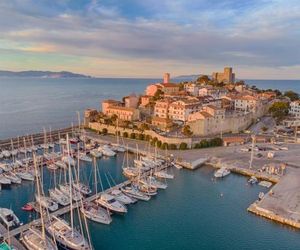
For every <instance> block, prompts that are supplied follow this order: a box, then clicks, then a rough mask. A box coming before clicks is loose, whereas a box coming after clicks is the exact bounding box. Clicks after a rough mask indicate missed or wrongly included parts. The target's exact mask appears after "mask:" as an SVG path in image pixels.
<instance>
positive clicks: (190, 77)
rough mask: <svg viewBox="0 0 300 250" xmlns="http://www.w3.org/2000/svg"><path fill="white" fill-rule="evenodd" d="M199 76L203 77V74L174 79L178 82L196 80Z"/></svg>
mask: <svg viewBox="0 0 300 250" xmlns="http://www.w3.org/2000/svg"><path fill="white" fill-rule="evenodd" d="M199 76H201V74H195V75H181V76H176V77H174V79H177V80H190V81H192V80H196V79H197V78H198V77H199Z"/></svg>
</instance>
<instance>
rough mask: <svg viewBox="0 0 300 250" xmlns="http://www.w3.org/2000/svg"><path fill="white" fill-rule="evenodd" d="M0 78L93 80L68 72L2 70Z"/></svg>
mask: <svg viewBox="0 0 300 250" xmlns="http://www.w3.org/2000/svg"><path fill="white" fill-rule="evenodd" d="M0 77H31V78H32V77H35V78H92V77H91V76H87V75H82V74H76V73H72V72H68V71H60V72H53V71H38V70H29V71H18V72H15V71H7V70H0Z"/></svg>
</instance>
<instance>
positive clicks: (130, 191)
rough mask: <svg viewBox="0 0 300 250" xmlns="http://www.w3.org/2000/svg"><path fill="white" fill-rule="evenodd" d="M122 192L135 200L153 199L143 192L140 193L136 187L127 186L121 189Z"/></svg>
mask: <svg viewBox="0 0 300 250" xmlns="http://www.w3.org/2000/svg"><path fill="white" fill-rule="evenodd" d="M121 191H122V192H123V193H124V194H126V195H128V196H130V197H132V198H135V199H138V200H142V201H149V200H150V199H151V197H150V196H149V195H147V194H145V193H143V192H141V191H139V190H138V189H137V188H136V187H134V186H125V187H122V188H121Z"/></svg>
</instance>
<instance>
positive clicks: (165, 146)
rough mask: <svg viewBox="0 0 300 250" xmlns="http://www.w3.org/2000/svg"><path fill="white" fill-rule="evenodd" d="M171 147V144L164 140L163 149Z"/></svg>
mask: <svg viewBox="0 0 300 250" xmlns="http://www.w3.org/2000/svg"><path fill="white" fill-rule="evenodd" d="M168 148H169V145H168V143H166V142H164V143H163V144H162V145H161V149H168Z"/></svg>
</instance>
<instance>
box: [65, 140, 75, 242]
mask: <svg viewBox="0 0 300 250" xmlns="http://www.w3.org/2000/svg"><path fill="white" fill-rule="evenodd" d="M67 155H68V167H69V182H70V184H69V187H70V212H71V228H72V237H74V218H73V201H72V199H73V192H72V170H71V164H70V157H71V156H70V145H69V136H68V135H67Z"/></svg>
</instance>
